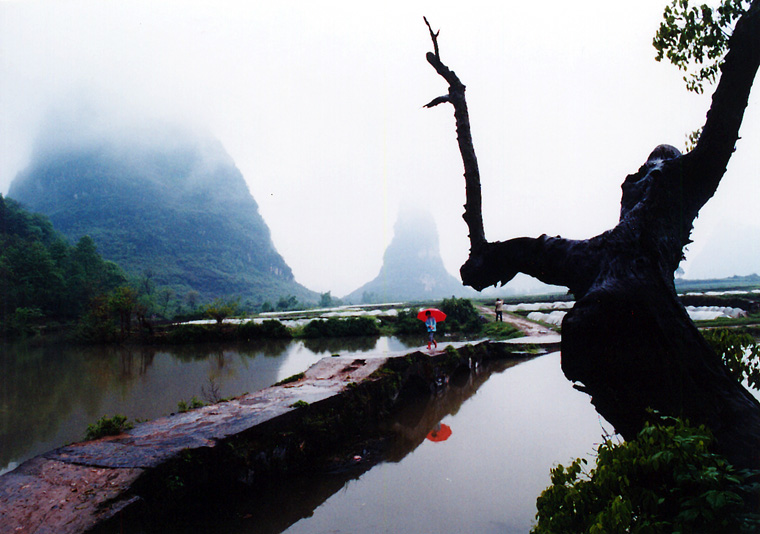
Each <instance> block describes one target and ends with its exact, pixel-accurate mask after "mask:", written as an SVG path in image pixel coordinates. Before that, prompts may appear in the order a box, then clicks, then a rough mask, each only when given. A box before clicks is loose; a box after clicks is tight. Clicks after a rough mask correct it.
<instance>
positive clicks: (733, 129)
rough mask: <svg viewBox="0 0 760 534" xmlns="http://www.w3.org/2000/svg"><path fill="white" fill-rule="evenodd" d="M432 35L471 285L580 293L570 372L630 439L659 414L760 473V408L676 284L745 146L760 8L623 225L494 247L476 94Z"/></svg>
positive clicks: (641, 182) (629, 205) (569, 348)
mask: <svg viewBox="0 0 760 534" xmlns="http://www.w3.org/2000/svg"><path fill="white" fill-rule="evenodd" d="M426 22H427V21H426ZM428 27H429V28H430V25H429V24H428ZM430 35H431V38H432V40H433V43H434V47H435V52H430V53H428V55H427V59H428V62H429V63H430V64H431V65H432V66H433V67H434V68H435V69H436V71H437V72H438V73H439V74H440V75H441V76H443V77H444V79H446V81H447V82H448V84H449V93H448V95H446V96H443V97H439V98H436V99H435V100H433V101H432V102H430V104H428V105H427V106H428V107H433V106H435V105H438V104H441V103H451V104H452V105H453V106H454V110H455V118H456V122H457V135H458V140H459V146H460V150H461V153H462V159H463V162H464V166H465V179H466V182H465V183H466V191H467V203H466V205H465V214H464V219H465V221H466V222H467V225H468V227H469V230H470V239H471V248H470V257H469V259H468V260H467V262H466V263H465V264H464V265H463V266H462V268H461V271H460V272H461V275H462V280H463V282H464V283H465V284H467V285H469V286H471V287H473V288H475V289H478V290H480V289H483V288H485V287H488V286H490V285H495V284H497V283H499V282H501V283H505V282H507V281H509V280H511V279H512V277H514V276H515V274H517V273H518V272H523V273H526V274H529V275H531V276H534V277H536V278H538V279H539V280H541V281H543V282H546V283H549V284H554V285H562V286H566V287H568V288H569V290H570V291H571V292H572V293H573V295H574V296H575V299H576V303H575V306H574V307H573V309H572V310H570V311H569V312H568V314H567V315H566V317H565V319H564V321H563V323H562V370H563V371H564V373H565V376H566V377H567V378H568V379H569V380H571V381H573V382H576V387H577V388H578V389H581V390H582V391H584V392H586V393H588V394H589V395H590V396H591V400H592V403H593V404H594V406H595V407H596V409H597V411H598V412H599V413H600V414H601V415H602V416H604V417H605V418H606V419H607V420H608V421H610V422H611V423H612V424H613V425H614V426H615V429H616V430H617V431H618V432H620V433H621V434H622V435H623V437H624V438H626V439H631V438H633V437H635V435H636V433H637V432H638V431H639V430H640V429H641V427H642V426H643V423H644V421H645V420H646V419H647V417H648V414H647V409H648V408H651V409H654V410H657V411H659V412H661V413H664V414H669V415H676V416H681V417H685V418H687V419H689V420H690V421H691V422H692V423H704V424H706V425H707V426H708V427H710V429H711V430H712V431H713V433H714V435H715V437H716V447H717V450H718V451H719V452H721V453H723V454H724V455H726V456H727V457H728V458H729V460H730V461H731V462H732V463H733V464H734V465H736V466H740V467H756V468H760V403H758V402H757V401H756V400H755V399H754V397H752V396H751V395H750V394H749V392H747V391H746V390H745V389H744V387H743V386H742V385H741V384H740V383H738V382H737V381H736V380H735V379H733V378H732V377H731V376H729V374H728V372H727V370H726V368H725V366H724V365H723V363H722V361H721V359H720V357H719V356H718V355H716V354H715V353H714V351H712V350H711V348H710V347H709V346H708V345H707V343H706V342H705V340H704V339H703V337H702V336H701V334H700V333H699V331H698V330H697V328H696V327H695V326H694V324H693V322H692V321H691V319H690V318H689V316H688V314H687V313H686V311H685V309H684V307H683V306H682V305H681V304H680V302H679V301H678V298H677V296H676V291H675V283H674V273H675V271H676V269H677V268H678V264H679V263H680V261H681V259H682V257H683V248H684V246H686V245H687V244H688V243H689V235H690V233H691V230H692V224H693V222H694V219H695V218H696V217H697V214H698V212H699V210H700V209H701V208H702V206H703V205H704V204H705V203H706V202H707V201H708V200H709V199H710V198H711V197H712V195H713V194H714V193H715V190H716V188H717V187H718V184H719V183H720V180H721V178H722V177H723V174H724V173H725V170H726V165H727V164H728V160H729V158H730V157H731V154H732V153H733V151H734V146H735V143H736V140H737V139H738V132H739V126H740V125H741V121H742V117H743V114H744V110H745V108H746V106H747V101H748V98H749V93H750V89H751V87H752V83H753V80H754V78H755V74H756V72H757V69H758V64H760V0H754V1H753V2H752V5H751V7H750V10H749V11H748V12H747V13H746V14H745V15H744V16H743V17H741V19H740V20H739V21H738V23H737V25H736V29H735V31H734V34H733V36H732V37H731V40H730V48H729V53H728V54H727V56H726V60H725V64H724V66H723V69H722V75H721V79H720V82H719V84H718V87H717V89H716V91H715V94H714V95H713V101H712V106H711V108H710V111H709V113H708V116H707V122H706V124H705V126H704V128H703V132H702V135H701V137H700V140H699V142H698V144H697V146H696V148H695V149H694V150H693V151H691V152H689V153H688V154H686V155H682V154H681V153H680V152H679V151H678V150H677V149H675V148H674V147H671V146H667V145H661V146H659V147H657V148H655V150H654V151H653V152H652V153H651V155H650V156H649V158H648V159H647V161H646V162H645V163H644V165H642V166H641V168H639V170H638V171H637V172H635V173H634V174H631V175H629V176H628V177H626V179H625V181H624V182H623V185H622V190H623V195H622V200H621V210H620V221H619V223H618V225H617V226H616V227H615V228H613V229H611V230H608V231H607V232H604V233H603V234H600V235H598V236H596V237H593V238H590V239H586V240H578V241H576V240H568V239H562V238H560V237H547V236H545V235H543V236H541V237H538V238H527V237H522V238H516V239H511V240H508V241H503V242H493V243H489V242H488V241H487V240H486V239H485V234H484V232H483V223H482V216H481V207H480V206H481V197H480V178H479V172H478V168H477V159H476V158H475V151H474V148H473V145H472V137H471V135H470V129H469V119H468V116H467V105H466V102H465V97H464V93H465V86H464V85H463V84H462V83H461V81H460V80H459V79H458V77H457V76H456V74H454V73H453V72H452V71H451V70H449V69H448V67H446V66H445V65H444V64H443V63H442V62H441V58H440V54H439V51H438V43H437V38H438V34H437V33H434V32H433V30H432V28H430Z"/></svg>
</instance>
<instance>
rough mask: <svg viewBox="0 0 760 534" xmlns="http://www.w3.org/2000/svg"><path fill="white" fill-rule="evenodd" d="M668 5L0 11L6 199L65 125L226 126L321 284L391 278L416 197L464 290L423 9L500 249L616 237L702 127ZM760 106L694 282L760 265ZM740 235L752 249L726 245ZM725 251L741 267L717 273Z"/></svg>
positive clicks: (313, 281) (342, 4)
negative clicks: (93, 120) (451, 75)
mask: <svg viewBox="0 0 760 534" xmlns="http://www.w3.org/2000/svg"><path fill="white" fill-rule="evenodd" d="M665 4H666V2H665V1H663V0H639V1H637V2H610V1H609V0H592V1H582V0H579V1H576V2H566V1H561V2H560V1H545V2H540V3H536V2H525V1H521V2H517V1H504V2H496V1H493V0H492V1H488V2H484V1H479V0H469V1H468V2H461V1H460V2H446V1H440V0H439V1H435V2H417V1H414V0H403V1H399V2H396V1H386V2H373V3H368V2H356V1H333V2H322V1H319V2H314V1H279V2H272V1H267V2H264V1H261V2H259V1H242V0H241V1H232V2H224V1H213V2H212V1H197V2H191V1H184V0H183V1H176V2H175V1H163V0H153V1H150V2H139V1H129V2H127V1H102V0H101V1H97V2H95V1H93V2H89V1H88V2H78V1H52V2H31V1H30V2H3V1H0V192H2V193H3V194H5V193H7V191H8V187H9V185H10V182H11V181H12V179H13V178H14V177H15V175H16V173H17V172H18V171H19V170H21V169H23V168H24V167H25V165H27V163H28V161H29V157H30V155H31V151H32V147H33V142H34V138H35V134H36V130H37V127H38V125H39V123H40V120H41V119H42V117H43V116H44V115H45V113H47V112H48V110H50V109H53V108H56V107H57V108H60V107H62V106H73V105H79V104H74V103H80V104H81V102H85V101H86V102H94V103H96V104H94V105H97V106H101V107H103V108H104V109H105V108H108V109H109V110H110V111H109V113H111V114H112V115H113V117H114V118H113V119H112V120H113V124H114V127H117V128H118V127H119V123H120V120H121V119H120V118H119V117H121V118H122V119H123V118H125V117H128V118H131V119H132V120H134V119H135V118H140V117H146V120H147V118H150V117H155V116H162V117H171V118H172V119H177V120H180V121H183V122H187V123H189V124H193V125H200V126H201V127H204V128H208V129H209V130H210V131H211V132H212V133H213V134H214V135H215V136H216V137H218V138H219V140H220V141H221V142H222V143H223V145H224V146H225V147H226V149H227V151H228V152H229V153H230V155H231V156H232V158H233V159H234V161H235V162H236V164H237V166H238V168H239V169H240V171H241V172H242V174H243V176H244V177H245V179H246V181H247V183H248V186H249V188H250V190H251V193H252V194H253V196H254V198H255V199H256V201H257V202H258V203H259V206H260V210H261V213H262V215H263V217H264V219H265V220H266V222H267V224H268V225H269V227H270V229H271V231H272V238H273V241H274V244H275V246H276V248H277V249H278V251H279V252H280V253H281V254H282V255H283V257H284V258H285V261H286V262H287V263H288V264H289V265H290V266H291V267H292V268H293V272H294V274H295V277H296V279H297V280H298V281H299V282H300V283H302V284H304V285H305V286H306V287H308V288H310V289H313V290H316V291H321V292H323V291H332V293H333V295H336V296H342V295H345V294H346V293H348V292H350V291H352V290H354V289H356V288H357V287H359V286H360V285H362V284H364V283H365V282H367V281H369V280H370V279H372V278H374V277H375V276H376V275H377V274H378V271H379V270H380V266H381V262H382V255H383V252H384V250H385V247H386V246H387V244H388V243H389V242H390V239H391V237H392V232H393V224H394V222H395V218H396V213H397V211H398V208H399V206H400V205H401V204H402V202H408V203H410V204H412V205H416V206H420V207H424V208H426V209H428V210H429V211H430V212H431V213H432V214H433V216H434V217H435V220H436V223H437V226H438V229H439V232H440V243H441V252H442V255H443V259H444V262H445V264H446V267H447V269H448V270H449V271H450V272H452V273H453V274H456V273H457V272H458V268H459V265H460V264H461V263H462V262H463V261H464V260H465V259H466V257H467V251H468V242H467V229H466V226H465V224H464V222H463V221H462V220H461V217H460V216H461V213H462V204H463V203H464V183H463V182H464V181H463V178H462V172H463V169H462V164H461V160H460V158H459V154H458V151H457V146H456V138H455V133H454V119H453V112H452V109H451V107H450V106H439V107H437V108H435V109H432V110H427V109H423V108H422V105H423V104H425V103H426V102H428V101H430V100H431V99H432V98H434V97H436V96H439V95H441V94H444V93H445V92H446V85H445V82H444V81H443V79H441V78H440V77H438V75H437V74H435V72H434V71H433V69H432V68H431V67H430V66H429V65H428V64H427V62H426V61H425V53H426V52H427V51H428V50H431V48H432V45H431V42H430V38H429V35H428V31H427V28H426V27H425V25H424V22H423V20H422V16H423V15H426V16H427V17H428V19H429V20H430V21H431V23H432V24H433V26H434V27H436V28H440V29H441V35H440V41H439V42H440V47H441V56H442V59H443V61H444V62H445V63H447V64H448V65H449V67H451V68H452V69H453V70H454V71H456V73H457V74H458V75H459V76H460V78H461V79H462V81H463V82H464V83H465V84H466V85H467V87H468V90H467V97H468V103H469V107H470V115H471V121H472V128H473V137H474V141H475V148H476V150H477V154H478V159H479V163H480V170H481V175H482V184H483V195H484V219H485V226H486V235H487V237H488V238H489V239H490V240H497V239H498V240H502V239H508V238H511V237H517V236H521V235H528V236H537V235H540V234H542V233H547V234H550V235H556V234H560V235H562V236H564V237H568V238H586V237H591V236H593V235H596V234H598V233H600V232H602V231H604V230H606V229H608V228H611V227H612V226H614V225H615V224H616V222H617V219H618V214H619V201H620V185H621V183H622V181H623V179H624V178H625V176H626V175H627V174H629V173H632V172H635V171H636V170H637V169H638V167H639V166H640V165H641V164H642V163H643V162H644V161H645V160H646V157H647V155H648V154H649V152H650V151H651V150H652V149H653V148H654V147H655V146H656V145H658V144H660V143H669V144H673V145H675V146H677V147H679V148H683V145H684V141H685V136H686V134H687V132H689V131H691V130H694V129H696V128H698V127H699V126H701V125H702V123H703V122H704V115H705V113H706V111H707V109H708V106H709V94H707V95H703V96H698V95H693V94H691V93H687V92H686V90H685V88H684V84H683V82H682V80H681V76H682V74H681V73H679V72H678V71H677V70H676V69H675V68H674V67H672V66H671V65H668V64H665V63H662V64H661V63H657V62H655V61H654V55H655V51H654V49H653V48H652V46H651V41H652V37H653V35H654V32H655V30H656V28H657V25H658V23H659V20H660V17H661V13H662V10H663V7H664V6H665ZM707 92H708V93H709V92H711V90H708V91H707ZM757 93H758V90H757V89H756V90H755V93H754V94H753V98H752V100H751V102H750V108H749V110H748V113H747V115H746V116H745V121H744V125H743V128H742V132H741V135H742V140H741V141H740V142H739V145H738V150H737V153H736V154H735V155H734V157H733V159H732V160H731V163H730V165H729V169H728V173H727V175H726V177H725V178H724V180H723V183H722V184H721V186H720V188H719V189H718V193H717V194H716V196H715V197H714V198H713V199H712V200H711V201H710V202H709V203H708V204H707V206H706V207H705V208H704V209H703V210H702V213H701V215H700V218H699V219H698V220H697V223H696V230H695V232H694V234H693V239H694V240H695V243H694V244H693V245H691V246H690V252H689V253H688V254H687V258H689V259H690V261H689V262H687V264H686V265H685V267H686V274H687V275H688V276H689V277H705V276H728V275H732V274H750V273H752V272H758V271H760V249H759V248H758V247H759V246H760V245H759V244H758V243H760V239H758V238H760V229H759V228H758V227H760V222H759V221H758V217H757V215H756V213H757V211H758V209H757V205H758V201H759V200H760V173H759V172H758V156H757V153H758V151H757V147H758V145H759V144H760V97H759V96H758V94H757ZM729 230H730V231H732V232H733V233H734V234H735V235H736V236H738V239H742V238H745V239H746V237H745V236H753V237H754V239H752V240H751V241H749V242H748V241H744V242H743V243H741V242H736V243H735V242H734V241H733V240H731V239H727V238H722V239H720V240H718V239H717V238H714V236H715V234H717V233H720V232H727V231H729ZM716 241H719V242H721V243H722V245H723V246H724V247H725V248H727V249H728V250H727V253H729V254H731V253H732V252H734V251H735V252H736V254H735V256H734V255H733V254H731V256H730V257H728V258H716V257H714V256H715V254H710V253H704V254H701V258H700V252H701V251H702V249H705V250H707V244H708V243H710V242H716ZM708 252H709V251H708ZM692 258H693V259H692ZM717 259H720V261H716V260H717Z"/></svg>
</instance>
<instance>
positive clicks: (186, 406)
mask: <svg viewBox="0 0 760 534" xmlns="http://www.w3.org/2000/svg"><path fill="white" fill-rule="evenodd" d="M204 406H205V404H203V401H202V400H200V399H199V398H198V397H195V396H193V398H192V399H190V402H189V403H188V402H185V401H183V400H181V401H179V402H178V403H177V411H178V412H179V413H185V412H187V411H189V410H195V409H196V408H203V407H204Z"/></svg>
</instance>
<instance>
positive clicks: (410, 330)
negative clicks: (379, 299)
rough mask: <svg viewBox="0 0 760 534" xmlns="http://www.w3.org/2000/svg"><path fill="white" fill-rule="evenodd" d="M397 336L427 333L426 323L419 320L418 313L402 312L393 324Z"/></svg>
mask: <svg viewBox="0 0 760 534" xmlns="http://www.w3.org/2000/svg"><path fill="white" fill-rule="evenodd" d="M393 333H394V334H397V335H420V334H424V333H425V323H423V322H422V321H420V320H419V319H417V311H416V310H414V311H408V310H401V311H399V312H398V316H397V318H396V321H395V322H394V323H393Z"/></svg>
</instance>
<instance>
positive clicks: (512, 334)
mask: <svg viewBox="0 0 760 534" xmlns="http://www.w3.org/2000/svg"><path fill="white" fill-rule="evenodd" d="M483 335H485V336H487V337H488V338H490V339H513V338H516V337H521V336H523V335H524V334H523V333H522V332H521V331H520V329H519V328H517V327H516V326H515V325H513V324H510V323H506V322H502V321H494V322H490V323H486V324H485V325H484V326H483Z"/></svg>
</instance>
